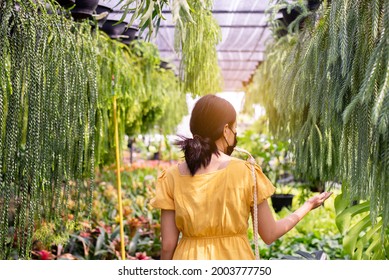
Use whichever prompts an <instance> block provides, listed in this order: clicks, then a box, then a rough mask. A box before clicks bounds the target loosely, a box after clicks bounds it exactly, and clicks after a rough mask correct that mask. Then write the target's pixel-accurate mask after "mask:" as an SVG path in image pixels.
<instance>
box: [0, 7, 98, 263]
mask: <svg viewBox="0 0 389 280" xmlns="http://www.w3.org/2000/svg"><path fill="white" fill-rule="evenodd" d="M15 4H18V6H16V5H15ZM17 7H18V8H17ZM51 10H52V11H56V7H52V9H51ZM0 19H1V28H0V32H1V35H2V36H1V38H0V46H1V62H0V79H1V80H0V84H1V87H0V88H1V91H0V96H1V97H0V101H1V102H0V106H1V111H0V128H1V130H0V139H1V140H0V155H1V157H0V165H1V170H0V200H1V203H0V215H1V220H0V254H1V258H2V259H4V258H8V257H9V255H8V254H9V249H10V247H11V246H12V244H13V240H14V239H15V240H17V244H18V248H19V250H18V251H19V252H18V256H19V258H21V259H23V258H28V257H29V255H30V249H31V246H32V244H31V242H32V235H33V232H34V230H35V229H36V227H39V223H36V222H37V221H42V220H44V221H45V222H49V223H50V222H51V223H56V222H59V220H61V219H62V217H64V216H66V214H67V210H66V209H67V201H68V200H67V196H68V195H74V196H76V197H77V196H78V194H79V193H80V192H83V193H87V194H89V197H90V199H89V201H87V202H82V203H81V202H80V203H79V205H78V206H77V207H78V209H79V210H78V211H88V208H90V206H91V201H92V200H91V197H92V188H93V183H92V181H93V176H94V127H95V123H94V120H95V111H96V102H97V91H96V58H95V55H94V53H95V52H96V51H95V40H94V39H93V38H92V36H91V28H90V25H88V24H80V23H75V22H73V21H70V20H68V19H67V18H66V17H65V16H63V15H61V13H58V14H57V13H53V14H50V15H49V14H48V13H47V12H46V9H45V7H44V6H43V5H41V4H37V3H35V2H34V1H14V0H7V1H2V6H1V9H0ZM89 211H90V209H89Z"/></svg>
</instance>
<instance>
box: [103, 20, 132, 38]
mask: <svg viewBox="0 0 389 280" xmlns="http://www.w3.org/2000/svg"><path fill="white" fill-rule="evenodd" d="M126 25H127V23H125V22H121V23H118V21H117V20H111V19H107V20H106V21H105V23H104V24H103V26H102V27H101V30H103V31H104V32H105V33H107V34H108V35H109V37H111V38H112V39H118V38H120V36H121V35H122V34H123V32H124V29H125V28H126Z"/></svg>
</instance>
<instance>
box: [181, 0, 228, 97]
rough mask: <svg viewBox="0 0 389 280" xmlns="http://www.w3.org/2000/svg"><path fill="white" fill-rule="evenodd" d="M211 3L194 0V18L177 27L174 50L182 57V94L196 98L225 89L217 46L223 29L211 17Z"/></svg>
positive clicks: (192, 16) (186, 18)
mask: <svg viewBox="0 0 389 280" xmlns="http://www.w3.org/2000/svg"><path fill="white" fill-rule="evenodd" d="M212 5H213V1H212V0H207V1H192V2H191V4H190V11H191V13H190V15H191V17H190V18H189V17H182V19H183V20H184V21H183V22H182V21H181V22H179V24H176V34H175V49H176V51H177V53H180V54H181V62H180V76H181V79H182V80H183V91H184V92H187V93H191V94H192V95H193V96H196V95H205V94H209V93H216V92H218V91H220V90H221V89H222V83H223V81H222V77H221V70H220V67H219V65H218V62H217V59H218V57H217V51H216V45H217V44H218V43H219V42H220V41H221V29H220V26H219V25H218V23H217V22H216V19H215V18H214V17H213V15H212V11H211V9H212Z"/></svg>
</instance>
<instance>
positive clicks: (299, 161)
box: [248, 0, 389, 231]
mask: <svg viewBox="0 0 389 280" xmlns="http://www.w3.org/2000/svg"><path fill="white" fill-rule="evenodd" d="M297 21H298V20H297V19H296V23H295V24H297ZM388 30H389V3H388V2H387V1H383V0H375V1H368V0H361V1H341V0H333V1H331V5H327V2H326V1H325V2H323V5H322V6H321V8H320V9H319V10H318V11H317V13H316V14H312V15H311V16H309V17H308V19H307V20H304V29H303V30H302V31H301V32H300V31H298V30H296V29H295V30H289V31H290V32H289V33H288V34H287V35H286V36H283V37H281V38H275V40H274V41H273V42H272V43H271V44H270V45H269V46H268V47H267V53H266V60H265V61H264V62H263V63H262V64H261V65H260V67H259V68H258V71H257V72H256V74H255V76H254V78H253V83H252V85H251V86H250V88H249V90H248V94H249V95H250V94H251V95H256V96H257V97H256V98H255V99H256V100H257V101H258V102H260V103H261V104H262V105H263V106H264V107H265V108H266V112H267V114H268V117H269V127H270V129H271V131H272V132H273V133H276V134H277V135H278V136H279V137H283V138H284V139H288V138H290V139H291V145H290V148H291V150H292V152H293V154H294V155H295V157H296V170H297V172H298V173H300V174H302V177H304V176H310V177H312V178H317V179H320V180H321V181H329V180H332V181H338V182H343V183H344V185H345V189H344V191H345V192H346V193H347V194H349V196H348V199H350V200H353V199H362V200H366V199H369V200H370V201H371V203H370V215H371V218H372V220H375V219H376V218H377V217H378V216H382V223H383V231H384V230H385V228H386V227H387V226H388V224H389V206H388V205H389V191H388V186H389V160H388V158H389V156H388V155H389V153H388V151H389V126H388V123H389V122H388V116H389V114H388V113H389V101H388V100H389V82H388V81H389V70H388V69H389V68H388V63H389V55H388V51H387V46H388V42H389V32H388ZM252 99H254V98H253V97H252Z"/></svg>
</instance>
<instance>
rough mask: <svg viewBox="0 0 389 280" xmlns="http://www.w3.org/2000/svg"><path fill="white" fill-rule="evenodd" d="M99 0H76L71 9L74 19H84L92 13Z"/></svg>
mask: <svg viewBox="0 0 389 280" xmlns="http://www.w3.org/2000/svg"><path fill="white" fill-rule="evenodd" d="M98 4H99V0H76V6H75V7H74V8H73V9H72V10H71V12H72V16H73V18H74V19H76V20H80V19H86V18H89V17H91V16H92V15H93V12H94V11H95V10H96V7H97V5H98Z"/></svg>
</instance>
